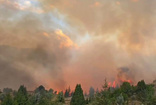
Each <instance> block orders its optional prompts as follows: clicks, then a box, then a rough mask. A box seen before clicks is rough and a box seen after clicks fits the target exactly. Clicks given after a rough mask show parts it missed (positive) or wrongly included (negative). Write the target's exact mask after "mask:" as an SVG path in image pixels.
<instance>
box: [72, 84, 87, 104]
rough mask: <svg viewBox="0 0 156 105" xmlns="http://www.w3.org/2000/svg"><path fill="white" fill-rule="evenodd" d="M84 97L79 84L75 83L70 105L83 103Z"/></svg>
mask: <svg viewBox="0 0 156 105" xmlns="http://www.w3.org/2000/svg"><path fill="white" fill-rule="evenodd" d="M85 104H86V102H85V98H84V95H83V90H82V88H81V85H80V84H77V86H76V88H75V92H74V94H73V97H72V99H71V102H70V105H85Z"/></svg>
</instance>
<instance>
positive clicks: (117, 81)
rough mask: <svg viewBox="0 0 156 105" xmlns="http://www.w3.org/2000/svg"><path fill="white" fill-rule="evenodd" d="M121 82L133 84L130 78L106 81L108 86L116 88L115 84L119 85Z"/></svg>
mask: <svg viewBox="0 0 156 105" xmlns="http://www.w3.org/2000/svg"><path fill="white" fill-rule="evenodd" d="M123 82H128V83H130V84H133V82H132V80H114V81H113V82H108V87H113V88H116V87H117V86H120V85H121V84H122V83H123Z"/></svg>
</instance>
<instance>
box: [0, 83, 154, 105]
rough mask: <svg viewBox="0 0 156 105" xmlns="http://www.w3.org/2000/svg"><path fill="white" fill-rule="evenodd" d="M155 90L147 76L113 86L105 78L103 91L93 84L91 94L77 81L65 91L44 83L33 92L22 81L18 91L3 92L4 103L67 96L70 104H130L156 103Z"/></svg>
mask: <svg viewBox="0 0 156 105" xmlns="http://www.w3.org/2000/svg"><path fill="white" fill-rule="evenodd" d="M154 93H155V90H154V85H153V84H146V83H145V81H144V80H141V81H139V82H138V83H137V85H136V86H133V85H131V84H130V83H129V82H123V83H122V85H121V86H120V87H116V88H113V87H109V86H108V83H107V80H105V82H104V84H103V86H102V89H101V90H100V91H99V90H98V89H97V90H96V91H95V90H94V88H93V87H91V88H90V90H89V94H88V95H87V94H85V95H84V92H83V89H82V88H81V84H77V85H76V88H75V90H74V92H72V91H71V89H70V87H69V88H68V89H66V90H65V92H64V93H63V92H59V93H58V94H57V92H56V91H54V90H53V89H49V90H46V89H45V87H44V86H42V85H41V86H39V87H38V88H36V89H35V91H33V92H32V93H31V94H30V93H29V92H28V91H27V89H26V87H25V86H24V85H21V86H20V87H19V89H18V91H13V90H12V89H10V88H4V89H3V92H1V93H0V101H1V104H0V105H66V104H65V98H71V100H70V105H130V104H135V103H134V102H136V101H137V102H138V103H140V104H143V105H156V96H155V94H154Z"/></svg>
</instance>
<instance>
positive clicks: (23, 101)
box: [15, 85, 28, 105]
mask: <svg viewBox="0 0 156 105" xmlns="http://www.w3.org/2000/svg"><path fill="white" fill-rule="evenodd" d="M15 102H16V103H17V104H18V105H27V102H28V93H27V89H26V87H25V86H24V85H22V86H20V88H19V89H18V92H17V94H16V95H15Z"/></svg>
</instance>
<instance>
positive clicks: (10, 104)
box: [1, 94, 14, 105]
mask: <svg viewBox="0 0 156 105" xmlns="http://www.w3.org/2000/svg"><path fill="white" fill-rule="evenodd" d="M1 105H14V101H13V98H12V97H11V95H10V94H7V95H6V96H5V98H4V100H3V101H2V103H1Z"/></svg>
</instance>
